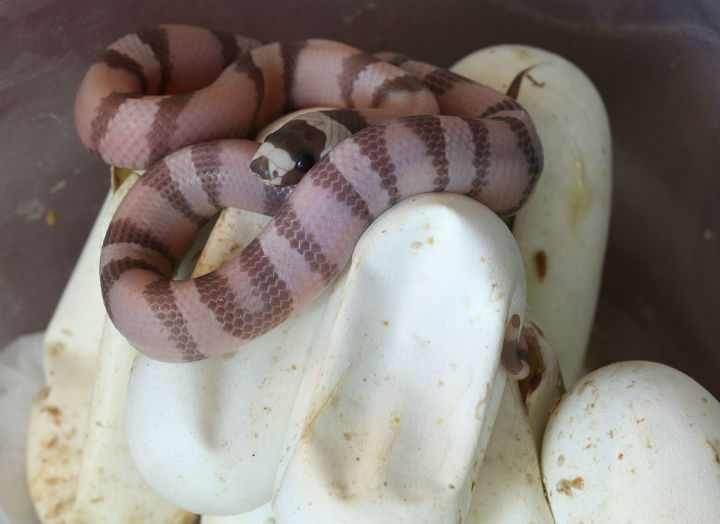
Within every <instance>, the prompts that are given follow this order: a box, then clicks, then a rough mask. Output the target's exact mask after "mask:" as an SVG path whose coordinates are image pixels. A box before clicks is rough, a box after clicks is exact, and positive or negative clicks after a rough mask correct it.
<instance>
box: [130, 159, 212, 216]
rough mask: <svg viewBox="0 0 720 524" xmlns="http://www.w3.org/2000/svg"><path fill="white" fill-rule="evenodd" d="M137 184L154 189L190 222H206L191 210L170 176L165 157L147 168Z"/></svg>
mask: <svg viewBox="0 0 720 524" xmlns="http://www.w3.org/2000/svg"><path fill="white" fill-rule="evenodd" d="M138 184H140V185H144V186H148V187H152V188H153V189H155V190H156V191H157V193H158V194H159V195H160V196H161V197H162V198H163V199H165V200H166V201H167V202H168V203H169V204H170V205H171V206H172V207H173V209H175V210H176V211H179V212H180V213H181V214H182V215H183V216H184V217H185V218H187V219H188V220H189V221H190V222H193V223H195V224H197V225H198V226H201V225H203V224H204V223H205V222H207V218H206V217H203V216H201V215H198V214H197V213H196V212H195V211H193V208H192V206H191V205H190V203H189V202H188V201H187V199H186V198H185V195H184V194H183V192H182V191H181V190H180V186H179V185H178V183H177V182H176V181H175V180H174V179H173V177H172V176H171V174H170V168H169V167H168V165H167V163H166V162H165V159H162V160H160V161H159V162H157V163H155V164H154V165H153V166H152V167H151V168H150V169H148V171H147V172H146V173H145V174H144V175H143V176H142V177H140V180H139V181H138Z"/></svg>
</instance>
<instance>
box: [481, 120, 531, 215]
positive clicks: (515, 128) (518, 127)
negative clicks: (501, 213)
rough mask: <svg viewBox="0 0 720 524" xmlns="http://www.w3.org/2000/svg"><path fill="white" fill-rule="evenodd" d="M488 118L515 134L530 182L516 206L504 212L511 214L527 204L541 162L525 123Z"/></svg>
mask: <svg viewBox="0 0 720 524" xmlns="http://www.w3.org/2000/svg"><path fill="white" fill-rule="evenodd" d="M489 118H490V119H491V120H496V121H498V122H505V123H507V124H508V126H509V127H510V130H511V131H512V132H513V133H514V134H515V137H516V139H517V146H518V148H519V149H520V150H521V151H522V153H523V156H524V157H525V161H526V162H527V165H528V175H529V179H530V180H529V181H528V184H526V186H525V189H524V190H523V194H522V197H521V198H520V201H519V202H518V204H517V205H516V206H515V207H514V208H512V209H510V210H508V211H507V212H506V214H513V213H516V212H517V211H518V210H519V209H520V208H521V207H522V206H523V205H525V202H527V200H528V198H530V195H531V194H532V192H533V189H534V188H535V184H536V183H537V179H538V177H539V176H540V171H541V170H542V160H541V158H540V156H539V155H538V152H537V151H536V150H535V147H534V146H533V140H532V138H531V136H530V132H529V131H528V128H527V126H526V125H525V122H523V121H522V120H520V119H519V118H515V117H514V116H491V117H489Z"/></svg>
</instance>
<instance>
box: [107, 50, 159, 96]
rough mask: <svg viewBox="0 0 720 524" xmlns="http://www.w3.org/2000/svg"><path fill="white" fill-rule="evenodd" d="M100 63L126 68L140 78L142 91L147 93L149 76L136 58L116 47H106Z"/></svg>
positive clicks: (111, 66)
mask: <svg viewBox="0 0 720 524" xmlns="http://www.w3.org/2000/svg"><path fill="white" fill-rule="evenodd" d="M98 63H102V64H105V65H106V66H108V67H109V68H111V69H124V70H125V71H127V72H128V73H130V74H131V75H133V76H134V77H135V78H137V79H138V82H140V91H141V92H143V93H147V89H148V81H147V77H146V76H145V72H144V71H143V68H142V66H141V65H140V64H138V63H137V61H136V60H135V59H134V58H132V57H130V56H128V55H126V54H123V53H121V52H120V51H117V50H116V49H106V50H105V51H104V52H103V54H102V55H100V59H99V60H98Z"/></svg>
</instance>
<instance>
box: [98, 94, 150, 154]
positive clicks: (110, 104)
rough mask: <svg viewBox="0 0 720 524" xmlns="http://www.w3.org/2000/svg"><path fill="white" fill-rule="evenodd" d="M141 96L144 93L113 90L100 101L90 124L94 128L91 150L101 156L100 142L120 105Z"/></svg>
mask: <svg viewBox="0 0 720 524" xmlns="http://www.w3.org/2000/svg"><path fill="white" fill-rule="evenodd" d="M141 96H142V94H140V93H117V92H112V93H110V94H109V95H107V96H106V97H105V98H103V99H102V100H101V101H100V105H99V107H98V109H97V113H96V114H95V118H93V120H92V122H91V124H90V127H91V129H92V131H91V134H90V150H91V151H92V152H93V153H95V154H96V155H98V156H100V153H99V151H98V149H99V147H100V142H101V141H102V139H103V138H104V137H105V134H106V133H107V129H108V124H109V123H110V121H111V120H112V119H113V117H114V116H115V115H116V114H117V112H118V111H119V110H120V106H122V105H123V104H124V103H125V102H127V101H128V100H129V99H131V98H140V97H141Z"/></svg>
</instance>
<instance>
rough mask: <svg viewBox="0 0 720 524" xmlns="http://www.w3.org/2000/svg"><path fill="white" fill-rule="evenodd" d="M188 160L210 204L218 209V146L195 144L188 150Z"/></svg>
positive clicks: (214, 144)
mask: <svg viewBox="0 0 720 524" xmlns="http://www.w3.org/2000/svg"><path fill="white" fill-rule="evenodd" d="M190 159H191V162H192V165H193V168H194V169H195V176H197V177H198V178H199V179H200V182H201V184H202V188H203V190H204V191H205V194H206V195H207V197H208V200H209V201H210V203H211V204H212V205H213V206H215V207H217V208H219V207H221V205H222V204H221V202H220V200H221V199H220V181H219V180H218V176H219V175H220V167H221V166H222V162H221V160H220V144H219V143H218V142H205V143H203V144H197V145H194V146H192V147H191V149H190Z"/></svg>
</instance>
